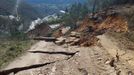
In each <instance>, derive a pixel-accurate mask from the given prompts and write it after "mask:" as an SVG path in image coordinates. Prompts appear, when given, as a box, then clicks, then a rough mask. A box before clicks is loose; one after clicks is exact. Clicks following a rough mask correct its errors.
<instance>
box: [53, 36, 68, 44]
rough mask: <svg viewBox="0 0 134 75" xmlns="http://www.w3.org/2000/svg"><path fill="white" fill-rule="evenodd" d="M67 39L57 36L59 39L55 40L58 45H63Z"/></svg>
mask: <svg viewBox="0 0 134 75" xmlns="http://www.w3.org/2000/svg"><path fill="white" fill-rule="evenodd" d="M65 40H66V38H64V37H60V38H57V41H55V43H56V44H58V45H62V44H64V43H65Z"/></svg>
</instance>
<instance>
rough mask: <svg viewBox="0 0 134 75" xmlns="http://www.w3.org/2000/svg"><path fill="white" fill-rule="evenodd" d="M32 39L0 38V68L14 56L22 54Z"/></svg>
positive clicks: (31, 42)
mask: <svg viewBox="0 0 134 75" xmlns="http://www.w3.org/2000/svg"><path fill="white" fill-rule="evenodd" d="M32 44H33V41H29V40H25V41H24V40H23V41H20V40H7V39H5V40H3V39H1V40H0V69H1V68H3V67H4V66H6V65H7V64H8V63H9V62H11V61H12V60H14V59H15V58H16V57H18V56H20V55H22V54H23V53H24V52H25V51H26V50H27V49H29V48H30V46H31V45H32Z"/></svg>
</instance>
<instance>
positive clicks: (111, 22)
mask: <svg viewBox="0 0 134 75" xmlns="http://www.w3.org/2000/svg"><path fill="white" fill-rule="evenodd" d="M102 29H106V30H112V31H115V32H126V31H127V30H128V23H127V21H126V20H125V19H124V18H123V17H121V16H108V17H107V19H106V20H105V21H103V22H102V23H101V24H100V25H99V26H98V30H102Z"/></svg>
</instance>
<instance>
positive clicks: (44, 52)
mask: <svg viewBox="0 0 134 75" xmlns="http://www.w3.org/2000/svg"><path fill="white" fill-rule="evenodd" d="M132 8H133V6H130V7H129V8H128V6H124V7H123V8H122V6H121V7H120V6H119V7H118V8H109V9H108V11H107V12H106V13H104V12H105V11H103V10H102V11H99V12H96V13H95V15H96V17H95V19H94V18H92V17H91V14H88V16H86V17H85V18H84V19H83V20H82V22H81V23H79V26H78V27H77V28H76V29H74V30H69V31H68V29H69V28H68V27H67V26H64V25H62V26H60V27H59V29H57V30H56V31H55V32H54V33H55V34H56V35H58V38H56V41H55V42H54V43H53V42H46V41H44V40H41V41H39V42H37V43H36V44H35V45H33V46H32V47H31V49H29V50H28V51H27V53H26V54H25V55H24V56H22V57H19V58H18V59H16V60H15V61H13V62H12V63H11V64H9V65H8V66H7V67H6V68H4V69H3V70H2V71H0V74H3V75H4V74H5V75H8V74H15V75H38V74H39V75H40V74H41V75H44V74H46V75H133V74H134V64H133V63H134V59H133V58H134V51H133V50H134V47H133V46H134V42H132V41H131V40H130V39H129V38H128V34H130V33H132V32H129V31H130V30H131V29H130V28H129V21H128V20H127V18H126V16H124V14H123V13H125V14H126V11H125V10H126V9H127V10H130V11H131V9H132ZM124 9H125V10H124ZM131 16H132V15H131ZM90 17H91V18H90ZM100 17H101V19H100ZM66 31H68V32H67V34H64V32H65V33H66ZM32 32H33V33H35V35H36V36H40V35H44V32H45V31H44V24H42V25H38V26H37V27H36V28H35V29H34V30H33V31H31V32H30V34H33V33H32ZM36 32H37V34H36ZM38 32H39V33H40V34H39V33H38ZM58 33H59V34H58ZM38 34H39V35H38ZM89 64H90V65H89Z"/></svg>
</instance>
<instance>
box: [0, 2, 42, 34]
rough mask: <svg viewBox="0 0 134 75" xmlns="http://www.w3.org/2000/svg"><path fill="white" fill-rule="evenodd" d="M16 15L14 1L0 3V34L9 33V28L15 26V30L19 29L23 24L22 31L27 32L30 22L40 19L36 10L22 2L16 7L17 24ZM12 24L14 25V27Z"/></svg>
mask: <svg viewBox="0 0 134 75" xmlns="http://www.w3.org/2000/svg"><path fill="white" fill-rule="evenodd" d="M16 15H17V13H16V0H1V1H0V21H1V23H0V25H1V26H0V33H3V32H4V33H8V32H10V28H12V29H13V27H14V26H15V24H16V28H19V26H20V25H21V24H23V28H22V30H27V29H28V27H29V25H30V23H31V21H32V20H35V19H37V18H38V17H41V15H40V14H39V13H38V12H37V11H36V9H34V8H33V7H32V6H31V5H29V4H28V3H26V2H24V1H21V2H20V3H19V5H18V15H19V18H20V20H19V22H17V21H15V17H17V16H16ZM13 19H14V20H13ZM13 22H14V23H13ZM12 24H14V26H13V25H12ZM17 24H18V25H17ZM3 27H5V28H3Z"/></svg>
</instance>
